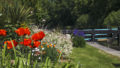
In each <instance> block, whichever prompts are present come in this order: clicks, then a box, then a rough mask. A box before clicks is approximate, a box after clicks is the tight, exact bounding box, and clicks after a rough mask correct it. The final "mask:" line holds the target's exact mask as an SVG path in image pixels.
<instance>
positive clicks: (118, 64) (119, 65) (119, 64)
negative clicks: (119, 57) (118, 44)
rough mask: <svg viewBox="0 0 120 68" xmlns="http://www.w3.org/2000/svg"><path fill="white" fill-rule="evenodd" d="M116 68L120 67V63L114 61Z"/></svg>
mask: <svg viewBox="0 0 120 68" xmlns="http://www.w3.org/2000/svg"><path fill="white" fill-rule="evenodd" d="M112 65H113V66H114V67H115V68H120V63H112Z"/></svg>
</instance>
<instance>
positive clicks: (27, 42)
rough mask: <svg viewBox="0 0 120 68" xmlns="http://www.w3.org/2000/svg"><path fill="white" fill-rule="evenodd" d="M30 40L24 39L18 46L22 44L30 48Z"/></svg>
mask: <svg viewBox="0 0 120 68" xmlns="http://www.w3.org/2000/svg"><path fill="white" fill-rule="evenodd" d="M31 42H32V40H31V39H24V41H23V42H20V44H23V45H25V46H30V45H31Z"/></svg>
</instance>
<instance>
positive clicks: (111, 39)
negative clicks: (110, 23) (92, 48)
mask: <svg viewBox="0 0 120 68" xmlns="http://www.w3.org/2000/svg"><path fill="white" fill-rule="evenodd" d="M108 29H109V31H110V32H111V30H112V29H111V27H109V28H108ZM109 35H110V38H109V41H108V47H109V46H110V45H112V42H113V33H110V34H109Z"/></svg>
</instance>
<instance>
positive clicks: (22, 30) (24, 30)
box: [15, 27, 30, 36]
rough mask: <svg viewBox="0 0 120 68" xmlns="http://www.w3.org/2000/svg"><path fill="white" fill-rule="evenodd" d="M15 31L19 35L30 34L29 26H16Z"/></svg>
mask: <svg viewBox="0 0 120 68" xmlns="http://www.w3.org/2000/svg"><path fill="white" fill-rule="evenodd" d="M15 32H16V33H17V34H18V35H19V36H23V35H30V30H29V28H22V27H20V28H18V29H17V30H15Z"/></svg>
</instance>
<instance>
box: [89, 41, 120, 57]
mask: <svg viewBox="0 0 120 68" xmlns="http://www.w3.org/2000/svg"><path fill="white" fill-rule="evenodd" d="M87 44H88V45H90V46H93V47H95V48H98V49H100V50H103V51H105V52H106V53H109V54H111V55H114V56H118V57H120V51H117V50H114V49H111V48H108V47H105V46H102V45H100V44H98V43H97V42H87Z"/></svg>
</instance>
